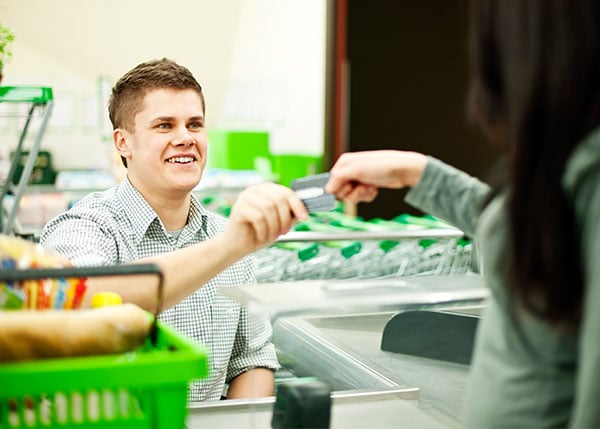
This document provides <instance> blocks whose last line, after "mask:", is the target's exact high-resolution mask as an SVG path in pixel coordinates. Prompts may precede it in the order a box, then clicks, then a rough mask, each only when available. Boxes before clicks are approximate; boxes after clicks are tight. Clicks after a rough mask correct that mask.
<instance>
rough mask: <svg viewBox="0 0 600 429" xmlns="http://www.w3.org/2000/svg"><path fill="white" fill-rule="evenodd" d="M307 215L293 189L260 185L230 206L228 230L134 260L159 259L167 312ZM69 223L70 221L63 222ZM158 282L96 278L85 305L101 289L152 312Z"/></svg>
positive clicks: (116, 277)
mask: <svg viewBox="0 0 600 429" xmlns="http://www.w3.org/2000/svg"><path fill="white" fill-rule="evenodd" d="M307 217H308V213H307V211H306V208H305V207H304V205H303V203H302V201H301V200H300V199H299V198H298V197H297V195H296V194H295V193H294V192H293V191H292V190H291V189H289V188H287V187H284V186H281V185H276V184H274V183H262V184H260V185H255V186H251V187H249V188H247V189H246V190H244V191H242V192H241V193H240V194H239V195H238V198H237V200H236V202H235V204H234V205H233V207H232V210H231V214H230V216H229V222H228V226H227V228H226V230H225V231H224V232H223V233H222V234H219V235H218V236H216V237H214V238H211V239H210V240H207V241H203V242H201V243H197V244H195V245H193V246H190V247H186V248H183V249H179V250H176V251H173V252H170V253H164V254H160V255H156V256H152V257H148V258H143V259H139V260H137V261H135V262H132V263H155V264H156V265H158V267H159V268H160V269H161V271H162V273H163V275H164V291H163V292H164V293H163V308H162V309H163V310H164V309H166V308H169V307H172V306H174V305H175V304H177V303H178V302H179V301H181V300H182V299H184V298H186V297H187V296H189V295H191V294H192V293H193V292H194V291H195V290H196V289H197V288H198V287H199V285H203V284H206V283H207V282H208V281H209V280H210V279H212V278H213V277H215V276H216V275H217V274H219V273H220V272H221V271H223V270H224V269H225V268H227V267H228V266H229V265H231V264H233V263H234V262H236V261H237V260H239V259H241V258H242V257H244V256H246V255H248V254H250V253H252V252H254V251H256V250H258V249H260V248H261V247H264V246H267V245H269V244H270V243H272V242H274V241H275V240H276V239H277V237H279V235H281V234H284V233H286V232H287V231H288V230H289V229H290V228H291V227H292V225H293V224H294V222H296V221H297V220H298V219H306V218H307ZM65 227H68V225H65ZM156 287H157V281H156V278H155V277H152V276H139V277H129V276H128V277H118V276H114V277H104V278H101V277H94V278H90V279H89V281H88V291H87V293H86V296H85V299H84V302H83V306H89V305H90V301H91V297H92V296H93V295H94V294H95V293H96V292H99V291H113V292H116V293H118V294H119V295H121V297H122V298H123V301H124V302H132V303H135V304H137V305H139V306H141V307H142V308H145V309H147V310H149V311H154V309H155V306H156V296H157V295H156Z"/></svg>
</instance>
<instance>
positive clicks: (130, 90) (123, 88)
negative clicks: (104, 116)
mask: <svg viewBox="0 0 600 429" xmlns="http://www.w3.org/2000/svg"><path fill="white" fill-rule="evenodd" d="M165 88H170V89H182V90H183V89H193V90H194V91H196V92H197V93H198V95H199V96H200V99H201V100H202V110H204V111H205V110H206V109H205V103H204V95H203V94H202V87H201V86H200V84H199V83H198V81H197V80H196V78H194V76H193V75H192V73H191V72H190V71H189V70H188V69H187V68H185V67H183V66H181V65H179V64H177V63H176V62H174V61H172V60H169V59H167V58H163V59H160V60H151V61H147V62H144V63H141V64H138V65H137V66H135V67H134V68H133V69H131V70H130V71H128V72H127V73H125V74H124V75H123V76H122V77H121V78H120V79H119V80H118V81H117V83H116V84H115V86H114V87H113V89H112V94H111V96H110V100H109V102H108V115H109V118H110V121H111V123H112V126H113V129H116V128H124V129H126V130H128V131H131V132H133V131H135V130H134V128H135V126H134V124H135V122H134V118H135V115H136V114H137V113H139V112H140V111H141V110H142V102H143V100H144V97H145V96H146V94H147V93H148V92H149V91H151V90H155V89H165Z"/></svg>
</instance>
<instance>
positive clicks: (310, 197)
mask: <svg viewBox="0 0 600 429" xmlns="http://www.w3.org/2000/svg"><path fill="white" fill-rule="evenodd" d="M328 180H329V173H321V174H315V175H312V176H306V177H301V178H299V179H295V180H292V182H291V188H292V189H293V190H294V192H296V194H297V195H298V197H300V199H301V200H302V202H303V203H304V205H305V206H306V209H307V210H308V211H309V212H310V213H312V212H324V211H329V210H333V209H334V208H335V195H333V194H329V193H327V192H325V185H326V184H327V181H328Z"/></svg>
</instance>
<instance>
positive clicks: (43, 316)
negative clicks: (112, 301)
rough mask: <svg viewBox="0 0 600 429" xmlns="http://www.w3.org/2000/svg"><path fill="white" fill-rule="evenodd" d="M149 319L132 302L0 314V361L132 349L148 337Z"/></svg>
mask: <svg viewBox="0 0 600 429" xmlns="http://www.w3.org/2000/svg"><path fill="white" fill-rule="evenodd" d="M152 319H153V318H152V316H151V315H150V313H148V312H146V311H145V310H143V309H142V308H140V307H138V306H137V305H135V304H131V303H126V304H120V305H110V306H106V307H101V308H94V309H85V310H77V311H60V310H51V309H50V310H45V311H4V312H0V362H16V361H27V360H37V359H48V358H62V357H73V356H91V355H103V354H114V353H124V352H128V351H132V350H134V349H136V348H137V347H139V346H140V345H142V343H143V342H144V340H145V339H146V337H147V336H148V332H149V331H150V326H151V322H152Z"/></svg>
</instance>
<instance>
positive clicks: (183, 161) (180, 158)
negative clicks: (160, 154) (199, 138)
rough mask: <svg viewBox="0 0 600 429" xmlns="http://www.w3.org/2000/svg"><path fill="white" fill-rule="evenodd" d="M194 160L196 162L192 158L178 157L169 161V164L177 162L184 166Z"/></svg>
mask: <svg viewBox="0 0 600 429" xmlns="http://www.w3.org/2000/svg"><path fill="white" fill-rule="evenodd" d="M193 160H194V158H192V157H191V156H176V157H174V158H169V159H167V162H175V163H179V164H184V163H186V162H192V161H193Z"/></svg>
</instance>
